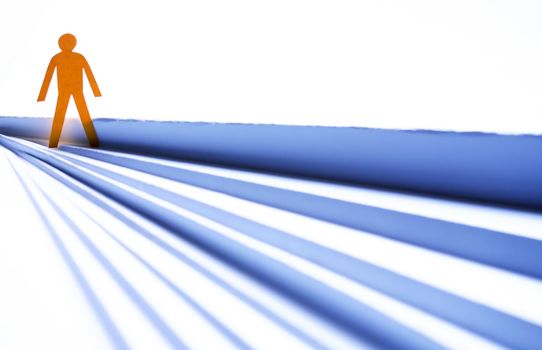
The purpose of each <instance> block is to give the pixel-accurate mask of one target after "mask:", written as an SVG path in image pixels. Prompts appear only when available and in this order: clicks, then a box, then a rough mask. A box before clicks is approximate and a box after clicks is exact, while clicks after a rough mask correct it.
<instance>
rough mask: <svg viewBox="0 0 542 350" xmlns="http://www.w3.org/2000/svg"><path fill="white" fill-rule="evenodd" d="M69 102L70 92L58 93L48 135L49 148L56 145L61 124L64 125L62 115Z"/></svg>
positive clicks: (63, 115) (64, 114) (64, 113)
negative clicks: (51, 125)
mask: <svg viewBox="0 0 542 350" xmlns="http://www.w3.org/2000/svg"><path fill="white" fill-rule="evenodd" d="M69 102H70V94H59V95H58V100H57V101H56V110H55V116H54V118H53V127H52V128H51V137H49V148H54V147H57V146H58V140H59V139H60V133H61V132H62V126H63V125H64V117H65V116H66V110H67V109H68V103H69Z"/></svg>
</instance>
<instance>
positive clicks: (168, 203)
mask: <svg viewBox="0 0 542 350" xmlns="http://www.w3.org/2000/svg"><path fill="white" fill-rule="evenodd" d="M2 140H3V145H4V146H2V147H1V148H0V176H1V177H0V198H1V199H0V225H1V226H0V279H1V288H0V348H2V349H35V348H42V349H75V348H77V349H106V348H137V349H163V348H164V349H165V348H193V349H226V348H257V349H264V348H268V349H297V348H329V349H347V348H363V347H368V348H372V347H377V348H378V347H389V346H391V345H390V344H392V345H393V344H396V345H397V344H403V345H404V347H405V348H415V347H416V345H421V344H428V345H430V346H431V347H435V348H439V347H443V348H456V349H486V348H487V349H490V348H500V347H510V346H511V345H513V344H515V343H514V340H513V339H512V340H509V339H504V340H503V339H500V338H495V337H493V336H492V333H491V326H488V327H485V325H484V317H485V316H480V315H482V314H481V313H480V314H476V315H477V316H473V318H478V319H479V320H480V323H479V324H475V325H473V324H471V323H469V321H467V320H466V321H465V323H462V321H461V320H459V321H458V318H454V317H456V316H453V315H452V313H453V310H449V309H453V308H454V305H455V304H450V305H446V303H448V299H446V298H447V296H448V295H451V296H452V298H455V299H453V300H458V303H459V301H466V302H468V303H469V304H468V305H467V306H465V308H466V309H465V310H466V311H469V310H470V309H469V308H470V307H471V306H472V310H473V311H472V312H473V314H475V313H477V312H478V311H479V309H478V308H479V307H481V308H483V310H491V311H492V312H493V311H495V312H497V313H498V315H499V317H501V316H502V318H503V320H505V319H506V322H508V318H511V320H512V321H510V322H512V323H511V324H513V325H515V326H517V327H519V328H521V327H523V325H525V327H528V328H529V327H530V328H529V332H531V333H528V334H531V335H537V330H539V332H542V298H541V297H540V296H541V295H542V283H541V281H540V280H539V279H537V278H535V277H533V276H528V275H525V274H521V273H517V272H514V271H509V270H507V269H504V268H499V267H496V266H491V265H490V264H483V263H480V262H477V261H473V260H469V259H466V258H462V257H458V256H454V255H451V254H446V253H443V252H441V251H437V250H433V249H429V248H427V247H421V246H419V245H414V244H409V243H406V242H403V241H400V240H394V239H390V238H389V237H385V236H382V235H379V234H376V233H373V232H367V231H363V230H359V229H355V228H352V227H347V226H344V225H340V224H337V223H333V222H328V221H325V220H321V219H318V218H315V217H309V216H305V215H301V214H299V213H295V212H291V211H288V210H285V209H282V208H280V207H277V206H270V205H265V204H262V203H258V202H256V201H251V200H247V199H246V198H240V197H239V196H236V195H235V189H231V191H230V190H228V191H229V193H225V192H221V191H213V190H210V189H208V188H203V187H198V186H194V185H191V184H187V183H183V182H179V181H174V180H172V179H170V178H166V177H162V176H158V175H156V174H155V175H153V174H149V173H146V172H143V171H139V170H134V169H131V168H130V167H123V166H119V165H118V164H114V162H109V161H104V160H100V156H101V155H102V154H107V155H112V156H114V157H116V159H121V160H122V159H128V160H130V159H136V160H139V161H142V162H144V163H146V164H149V166H151V167H152V166H153V165H164V166H167V167H168V168H169V169H170V171H173V172H174V171H175V169H184V170H190V171H192V172H194V173H201V174H207V175H213V176H216V177H217V178H223V179H235V180H240V181H242V182H245V183H252V184H260V185H264V186H266V187H269V188H271V189H273V188H279V189H286V190H290V191H294V192H298V193H304V194H310V195H314V196H317V197H323V198H331V199H334V200H340V201H344V202H349V203H355V204H360V205H366V206H371V207H377V208H382V209H385V210H390V211H393V212H399V213H406V214H409V215H415V216H421V217H426V218H433V219H438V220H441V221H444V222H451V223H456V224H460V225H465V226H469V227H475V228H481V229H486V230H488V232H490V231H498V232H500V233H499V234H505V235H507V236H511V237H520V238H521V239H530V240H532V242H539V241H540V240H542V215H540V214H537V213H533V212H526V211H519V210H513V209H505V208H497V207H491V206H482V205H479V204H472V203H463V202H459V201H452V200H446V199H437V198H429V197H424V196H419V195H412V194H405V193H394V192H390V191H384V190H376V189H371V188H363V187H358V186H352V185H344V184H332V183H326V182H321V181H313V180H307V179H295V178H291V177H285V176H279V175H270V174H260V173H255V172H249V171H246V170H237V169H226V168H221V167H215V166H209V165H200V164H194V163H187V162H179V161H169V160H161V159H155V158H149V157H142V156H135V155H130V154H124V153H117V152H110V151H102V150H95V151H92V152H95V154H96V157H86V156H82V155H80V154H76V153H77V152H74V151H76V149H75V147H67V148H66V149H64V150H62V149H61V150H48V149H46V148H44V147H43V146H40V145H38V144H34V143H32V142H29V141H24V140H19V139H15V138H8V137H3V136H2ZM63 169H64V170H65V169H73V171H74V173H70V172H68V173H66V171H63ZM70 171H71V170H70ZM126 179H130V180H126ZM81 180H83V181H81ZM87 180H88V181H87ZM104 191H105V192H104ZM107 191H113V192H111V193H117V192H115V191H118V193H119V198H121V199H120V200H118V199H117V198H115V196H109V195H107ZM226 192H227V191H226ZM104 193H106V195H104ZM270 193H272V191H271V192H270ZM113 198H115V199H113ZM179 198H183V199H182V200H181V199H179ZM130 200H132V201H137V203H138V204H137V206H131V205H129V201H130ZM184 200H186V203H188V204H186V205H183V203H185V202H183V201H184ZM193 203H196V204H193ZM191 205H194V207H191ZM197 205H204V206H205V207H204V208H203V209H201V210H199V209H194V208H198V207H197ZM207 206H208V207H210V208H211V209H207ZM138 208H142V209H141V210H139V209H138ZM215 209H218V210H219V214H215V212H214V211H213V210H215ZM207 210H209V213H211V214H210V215H209V216H207V215H205V213H206V212H207ZM149 213H156V218H155V217H153V215H150V214H149ZM166 214H167V216H166ZM230 214H233V216H234V217H232V218H230V216H228V215H230ZM161 215H164V217H162V216H161ZM213 215H214V216H213ZM247 219H248V220H249V221H250V222H255V223H256V225H257V226H246V227H252V228H253V230H258V227H261V228H262V232H264V234H268V232H267V231H263V230H264V228H265V230H267V229H268V228H269V229H271V230H273V231H272V232H277V234H278V233H280V234H281V235H282V234H283V235H284V236H285V237H286V238H285V239H284V240H282V238H277V239H276V240H272V239H271V240H268V239H267V238H265V239H259V238H258V237H259V236H258V235H256V234H255V235H252V234H250V233H247V232H244V231H243V229H241V228H240V227H245V226H239V225H241V224H240V223H239V224H238V221H239V222H241V223H242V225H245V221H243V220H247ZM168 220H169V221H168ZM177 221H178V222H182V223H183V225H184V226H182V229H175V227H172V226H171V225H168V222H174V223H175V222H177ZM230 223H231V224H230ZM191 225H194V227H196V226H197V229H196V228H194V230H195V232H207V231H209V232H213V233H215V234H216V235H217V237H220V239H221V240H222V239H223V240H224V242H226V243H227V244H230V243H231V244H233V245H235V247H236V248H235V249H237V251H235V250H234V252H238V254H239V256H241V255H243V256H244V255H246V256H248V257H256V258H254V259H256V260H255V266H256V267H254V268H253V269H252V270H250V268H244V267H243V266H244V265H243V264H242V261H241V262H239V261H233V262H232V261H231V260H229V258H228V256H229V255H227V254H229V253H227V252H226V253H224V254H222V252H221V247H220V246H218V248H216V249H215V248H213V249H206V246H205V244H198V243H197V242H198V240H197V239H195V240H194V239H192V238H191V237H192V236H190V235H187V236H185V235H184V230H186V232H188V231H190V230H191V228H192V226H191ZM246 225H252V223H250V224H246ZM198 230H200V231H198ZM246 230H247V231H250V229H248V228H247V229H246ZM269 232H271V231H269ZM277 237H278V236H277ZM281 237H282V236H281ZM202 239H203V238H202ZM290 239H295V240H290ZM220 242H221V241H220ZM292 242H294V243H295V242H297V243H295V244H294V243H292ZM300 242H301V243H300ZM304 242H306V245H307V247H305V246H304V244H305V243H304ZM209 244H211V243H209ZM217 244H218V243H217ZM227 244H226V245H227ZM292 244H293V245H294V246H293V247H292ZM309 246H310V249H313V247H315V248H314V249H316V250H315V252H316V253H314V254H318V252H323V253H325V254H327V253H328V252H329V254H340V256H341V257H343V256H344V257H347V258H349V259H353V261H362V262H363V263H367V264H370V265H371V266H376V267H378V268H379V269H382V271H388V272H392V273H393V274H394V276H400V278H402V279H401V280H400V281H402V282H401V283H403V281H404V283H405V289H404V293H411V292H410V291H412V290H423V291H426V290H427V291H428V292H431V293H433V292H435V293H437V294H436V295H437V297H436V299H434V300H432V302H434V303H435V304H437V306H435V309H432V307H433V306H431V305H429V304H427V305H426V304H424V301H423V300H420V301H419V302H418V301H416V302H411V301H409V300H416V296H413V299H412V298H411V299H408V298H406V299H405V298H403V297H401V296H400V295H399V294H394V293H395V292H393V290H392V289H391V287H390V289H386V288H385V287H382V288H377V287H375V284H371V283H367V284H365V283H363V282H360V280H358V279H355V278H352V276H351V275H347V274H342V273H340V271H342V270H341V268H342V267H340V266H339V263H338V262H337V263H336V262H335V261H334V260H330V259H331V258H330V257H333V256H335V255H329V256H328V255H321V257H322V256H323V258H322V259H319V258H318V257H316V258H313V257H312V255H311V254H313V253H311V252H312V250H310V249H309V248H308V247H309ZM228 247H229V246H228ZM224 249H225V251H226V250H227V249H230V248H226V247H225V248H224ZM231 249H234V248H231ZM231 249H230V250H231ZM230 250H228V252H229V251H230ZM296 252H300V253H299V254H296ZM306 252H307V253H306ZM305 253H306V254H305ZM259 257H261V258H262V259H264V260H262V262H261V265H258V264H260V262H256V261H257V260H258V259H259ZM247 259H249V258H247ZM248 261H250V260H248ZM258 261H259V260H258ZM275 263H276V264H277V265H276V266H275V265H274V264H275ZM258 266H262V267H263V268H262V271H261V276H260V275H259V272H258V270H257V267H258ZM269 266H272V267H269ZM360 266H361V265H360ZM379 271H380V270H379ZM274 273H277V274H279V275H280V274H281V273H282V274H283V276H284V278H285V279H289V280H291V283H290V285H291V286H292V287H291V288H292V290H290V289H288V288H289V287H286V288H279V287H277V286H276V285H277V283H278V284H279V285H280V283H279V282H273V281H275V280H273V278H272V277H269V278H268V276H271V275H272V276H275V275H273V274H274ZM355 273H356V272H353V274H355ZM360 273H361V274H362V272H360ZM386 273H387V272H386ZM374 274H378V272H374ZM386 276H387V275H386ZM260 277H261V278H260ZM377 277H378V276H377ZM303 278H308V279H309V280H310V283H314V286H316V288H315V289H314V295H316V296H314V297H313V296H311V298H312V299H310V300H309V301H307V302H304V301H303V300H302V298H301V299H300V298H299V295H298V294H296V293H297V291H298V290H302V288H303V286H302V285H297V284H296V283H300V284H302V283H301V282H299V281H302V279H303ZM393 278H395V277H393ZM398 278H399V277H398ZM296 279H297V281H298V282H296ZM270 281H271V282H270ZM398 281H399V280H398ZM409 281H414V282H415V283H418V284H420V285H421V286H422V287H420V288H422V289H409V288H410V287H408V286H409V285H408V283H410V282H409ZM320 287H321V288H322V289H321V290H320ZM413 288H414V287H413ZM416 288H418V287H416ZM423 288H425V289H423ZM438 293H445V294H446V298H444V296H445V295H444V294H442V295H443V299H439V298H438V295H440V294H438ZM318 298H319V299H318ZM342 298H344V303H342ZM420 299H422V298H421V297H420ZM319 301H320V302H321V304H319V303H318V302H319ZM332 302H336V303H337V305H338V306H343V305H344V307H345V308H347V307H348V305H357V304H359V305H360V307H362V306H363V307H367V308H368V309H360V310H366V311H367V315H368V316H367V317H368V318H363V317H362V316H363V315H361V314H363V313H362V312H357V313H354V314H352V315H350V314H348V311H344V312H343V313H341V314H338V315H339V316H336V315H335V316H334V315H333V314H330V313H329V312H328V311H326V310H324V309H322V310H321V309H320V307H319V305H324V304H327V303H332ZM453 302H455V301H453ZM458 305H459V304H458ZM461 305H463V304H461ZM431 310H437V311H438V312H432V311H431ZM373 312H374V314H373ZM480 312H482V311H480ZM484 312H485V311H484ZM342 315H344V319H343V316H342ZM374 315H382V316H383V317H384V318H383V320H380V319H379V320H376V318H372V317H376V316H374ZM484 315H485V314H484ZM358 316H359V317H360V318H359V319H357V318H356V317H358ZM464 318H465V319H468V318H469V315H468V314H465V315H464ZM372 319H374V320H375V321H374V324H377V323H378V324H380V323H381V324H382V327H380V326H375V325H374V324H372V321H371V320H372ZM335 320H336V322H335ZM349 322H351V323H349ZM365 322H366V323H365ZM487 322H488V323H491V322H492V321H491V320H490V319H487ZM503 322H504V321H503ZM352 324H354V326H351V325H352ZM349 325H350V326H349ZM356 327H359V328H356ZM364 327H367V334H361V333H363V332H360V329H361V330H363V329H364ZM372 327H377V328H372ZM495 329H496V332H497V331H498V329H499V328H498V326H495ZM478 330H479V331H478ZM386 332H389V333H388V334H386ZM402 332H406V333H402ZM395 334H397V337H398V339H399V340H398V342H397V343H387V340H386V341H384V340H382V339H384V338H386V339H387V338H390V337H393V336H394V335H395ZM541 334H542V333H541ZM380 337H382V339H381V338H380ZM401 339H402V340H401ZM406 339H410V340H411V342H409V341H410V340H409V341H406ZM533 339H535V338H533ZM536 339H539V338H536ZM425 341H427V343H424V342H425ZM529 344H531V343H529V342H526V343H522V344H521V345H523V346H526V347H527V348H528V347H529ZM532 345H533V348H536V344H534V343H532Z"/></svg>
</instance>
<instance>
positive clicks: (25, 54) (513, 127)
mask: <svg viewBox="0 0 542 350" xmlns="http://www.w3.org/2000/svg"><path fill="white" fill-rule="evenodd" d="M66 32H70V33H73V34H75V35H76V36H77V38H78V46H77V48H76V50H75V51H78V52H81V53H83V54H84V55H85V56H86V57H87V59H88V61H89V63H90V65H91V67H92V68H93V70H94V73H95V76H96V79H97V81H98V84H99V86H100V88H101V90H102V93H103V97H102V98H99V99H95V98H94V97H93V96H92V93H91V92H90V90H89V89H88V91H87V100H88V102H89V105H90V108H91V114H92V116H93V117H94V118H98V117H108V118H138V119H159V120H186V121H218V122H243V123H250V122H256V123H280V124H316V125H341V126H345V125H355V126H368V127H384V128H423V129H444V130H449V129H454V130H477V131H497V132H506V133H518V132H521V133H542V2H541V1H539V0H532V1H529V0H508V1H505V0H492V1H490V0H486V1H482V0H455V1H437V0H409V1H404V0H378V1H377V0H352V1H349V0H327V1H322V0H272V1H271V0H268V1H262V0H198V1H195V0H192V1H188V0H176V1H164V0H155V1H145V2H140V1H133V0H132V1H112V0H94V1H75V0H18V1H2V2H1V3H0V33H1V34H0V47H1V48H2V50H1V52H0V115H2V116H7V115H12V116H42V117H51V116H52V114H53V111H54V104H55V98H56V91H55V90H56V85H55V84H54V83H53V84H52V85H51V90H50V92H49V95H48V98H47V100H46V102H45V103H39V104H38V103H36V98H37V95H38V92H39V88H40V85H41V82H42V79H43V75H44V73H45V69H46V67H47V64H48V62H49V59H50V57H51V56H52V55H54V54H55V53H56V52H58V46H57V39H58V37H59V36H60V35H61V34H63V33H66ZM87 87H88V86H87ZM69 116H70V117H76V113H75V108H73V106H72V107H70V110H69Z"/></svg>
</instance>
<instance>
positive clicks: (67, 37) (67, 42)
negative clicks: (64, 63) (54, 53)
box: [58, 34, 77, 51]
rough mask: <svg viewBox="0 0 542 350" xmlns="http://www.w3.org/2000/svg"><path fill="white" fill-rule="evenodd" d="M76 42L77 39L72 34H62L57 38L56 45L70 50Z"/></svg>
mask: <svg viewBox="0 0 542 350" xmlns="http://www.w3.org/2000/svg"><path fill="white" fill-rule="evenodd" d="M76 44H77V39H75V36H74V35H72V34H64V35H62V36H61V37H60V39H58V46H59V47H60V49H61V50H62V51H72V50H73V49H74V48H75V45H76Z"/></svg>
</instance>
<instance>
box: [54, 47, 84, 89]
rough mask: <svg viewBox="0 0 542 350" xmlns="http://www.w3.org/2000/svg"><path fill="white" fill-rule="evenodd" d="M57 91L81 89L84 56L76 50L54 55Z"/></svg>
mask: <svg viewBox="0 0 542 350" xmlns="http://www.w3.org/2000/svg"><path fill="white" fill-rule="evenodd" d="M54 60H55V63H56V74H57V83H58V92H59V93H73V92H78V91H82V90H83V66H84V63H85V58H84V57H83V55H81V54H79V53H77V52H66V51H63V52H60V53H58V54H57V55H55V57H54Z"/></svg>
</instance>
